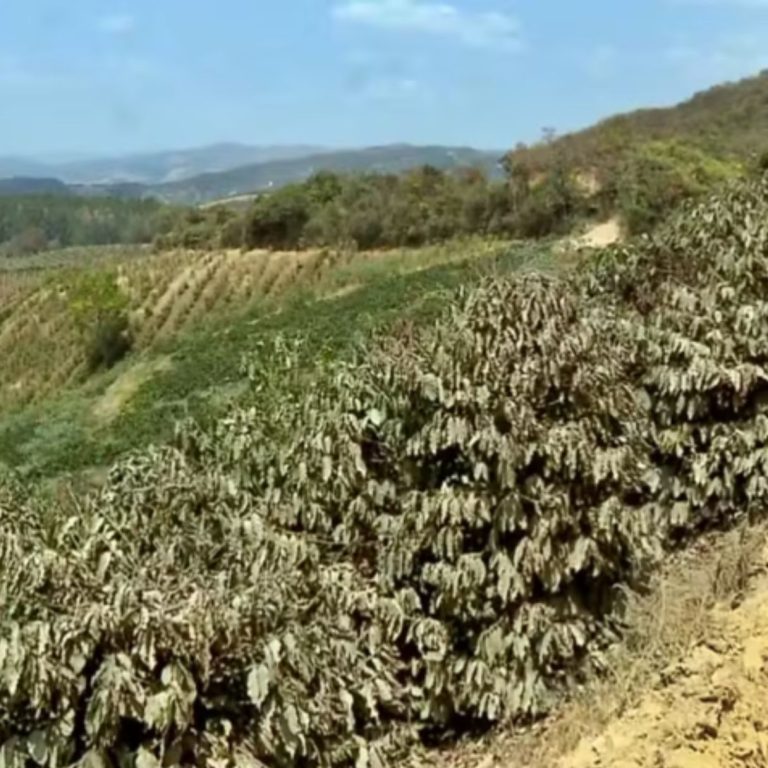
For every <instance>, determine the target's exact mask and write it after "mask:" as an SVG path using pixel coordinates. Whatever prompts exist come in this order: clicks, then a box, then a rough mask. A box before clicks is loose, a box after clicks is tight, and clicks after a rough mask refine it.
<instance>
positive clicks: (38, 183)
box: [0, 176, 73, 197]
mask: <svg viewBox="0 0 768 768" xmlns="http://www.w3.org/2000/svg"><path fill="white" fill-rule="evenodd" d="M72 194H73V190H72V189H71V188H70V187H68V186H67V185H66V184H64V183H63V182H62V181H60V180H59V179H49V178H39V177H29V176H13V177H11V178H8V179H0V197H12V196H16V195H56V196H60V197H67V196H69V195H72Z"/></svg>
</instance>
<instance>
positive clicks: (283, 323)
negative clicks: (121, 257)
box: [0, 242, 550, 477]
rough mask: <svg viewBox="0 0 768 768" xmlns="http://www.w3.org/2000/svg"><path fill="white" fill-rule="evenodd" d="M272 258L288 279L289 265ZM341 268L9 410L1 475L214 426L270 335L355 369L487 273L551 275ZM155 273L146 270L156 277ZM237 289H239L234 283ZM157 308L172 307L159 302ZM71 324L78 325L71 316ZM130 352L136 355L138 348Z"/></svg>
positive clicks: (343, 264)
mask: <svg viewBox="0 0 768 768" xmlns="http://www.w3.org/2000/svg"><path fill="white" fill-rule="evenodd" d="M274 258H275V259H276V260H277V261H278V262H282V261H285V262H286V267H285V269H288V268H289V264H290V260H289V258H288V257H287V256H286V257H284V258H283V257H281V256H280V255H279V254H276V255H275V257H274ZM338 258H339V262H338V263H336V264H335V265H334V266H332V267H328V269H327V271H325V272H320V273H318V275H317V276H316V277H315V278H314V280H313V281H312V282H296V283H294V284H291V285H290V286H288V288H287V291H286V293H285V294H280V295H275V296H272V297H267V296H264V295H263V294H262V295H261V296H260V297H259V296H258V295H256V296H255V297H254V298H252V299H240V298H238V299H237V300H236V301H228V302H225V301H222V303H221V306H219V305H217V308H216V312H214V313H213V314H211V316H210V317H209V318H208V320H207V321H204V320H202V319H198V320H197V321H196V322H195V323H194V324H192V325H191V326H190V327H189V329H188V330H187V331H186V332H181V331H179V332H178V333H174V334H173V335H170V336H168V337H166V338H164V339H158V340H157V341H156V342H155V343H153V344H152V346H151V347H150V348H149V349H148V350H146V351H144V352H143V353H141V352H140V351H137V352H135V353H134V354H133V355H131V356H130V357H129V358H128V359H127V360H125V361H124V362H122V363H120V364H118V365H117V366H115V368H114V369H113V370H111V371H109V372H106V373H103V374H100V375H98V376H96V377H91V378H88V379H86V380H84V381H82V380H77V381H73V382H72V384H71V385H70V386H69V387H68V388H64V390H63V391H56V390H54V391H52V392H51V393H50V394H48V395H47V396H46V397H42V398H39V399H36V400H34V401H33V402H31V403H29V404H28V405H26V406H25V407H20V406H15V407H11V408H10V410H9V409H7V408H6V410H5V412H4V413H3V414H2V415H0V465H2V464H5V465H6V466H8V467H12V468H14V469H16V470H18V471H20V472H22V473H23V474H24V475H28V476H30V477H56V476H58V475H61V474H62V473H70V472H79V471H82V470H87V469H88V468H90V467H94V466H103V465H105V464H108V463H109V462H111V461H113V460H114V459H115V458H116V457H119V456H121V455H123V454H125V453H126V452H127V451H130V450H133V449H136V448H141V447H144V446H146V445H147V444H148V443H151V442H163V441H165V440H168V439H170V438H171V437H172V435H173V431H174V426H175V424H176V422H177V421H178V420H180V419H186V418H189V417H193V418H195V419H198V420H205V421H207V420H208V419H210V418H213V417H214V416H216V415H217V414H220V413H222V412H223V410H225V409H226V407H228V405H229V404H231V403H232V402H233V400H234V401H236V400H238V399H239V398H240V397H242V396H243V392H242V381H243V377H242V371H241V362H242V358H243V356H244V355H247V354H248V353H250V352H252V351H253V350H254V349H257V348H259V347H260V346H262V345H264V344H265V343H267V342H268V341H269V339H271V338H273V337H274V336H275V335H283V336H285V337H288V338H293V337H296V336H301V337H303V338H304V339H305V340H306V346H305V352H304V354H303V355H302V366H303V368H305V369H306V370H307V371H308V372H313V371H315V370H317V369H318V367H322V366H323V365H324V364H325V362H324V361H328V360H332V359H345V358H348V357H349V356H350V355H351V354H353V353H354V351H355V349H357V348H358V347H359V346H360V345H361V344H363V343H364V342H365V340H366V339H367V338H368V337H369V336H370V334H371V333H374V332H377V331H380V330H381V329H383V328H385V327H387V326H389V325H391V324H392V323H395V322H396V321H398V320H401V319H405V318H411V319H412V320H424V319H428V318H430V317H434V316H435V314H436V313H439V312H440V311H441V309H442V307H444V305H445V303H446V302H447V301H448V300H449V298H450V296H451V292H452V291H453V290H455V289H457V288H458V287H459V286H461V285H464V284H471V283H473V282H476V281H477V280H478V279H479V277H480V275H482V274H484V273H487V272H489V271H493V272H495V271H500V272H505V271H510V270H517V269H521V268H523V267H531V266H534V265H536V266H538V267H540V268H541V267H543V266H548V265H549V264H550V261H549V248H548V246H547V245H541V246H509V245H505V244H503V243H499V244H495V245H494V244H486V243H480V242H465V243H457V244H453V245H449V246H444V247H441V248H434V249H424V250H409V251H402V252H391V253H388V254H387V255H386V256H382V257H377V258H365V255H364V254H360V255H359V256H356V255H354V254H349V255H348V256H347V260H346V261H345V259H344V257H343V255H339V256H338ZM154 269H155V268H154V267H152V264H151V262H150V270H154ZM175 269H176V270H177V269H178V268H177V267H176V268H175ZM109 274H112V272H111V270H109V271H108V272H107V275H109ZM176 274H177V271H174V272H173V275H176ZM268 277H269V276H268V275H267V278H268ZM52 279H53V278H52ZM57 279H58V280H61V278H57ZM102 279H105V280H107V281H109V277H106V278H102ZM235 279H236V280H237V282H238V284H241V283H242V282H243V279H242V278H240V277H239V276H238V275H237V274H236V275H235ZM225 298H226V297H225ZM158 301H159V302H160V303H163V302H164V301H165V299H164V298H163V297H162V296H161V297H160V299H158ZM240 302H241V303H240ZM66 314H67V315H69V314H71V312H70V310H69V308H68V307H67V308H66ZM156 314H157V312H154V313H152V318H154V315H156ZM0 328H1V326H0ZM135 335H137V336H139V337H140V338H145V337H146V331H144V330H141V329H139V331H138V333H137V334H135ZM65 343H66V344H72V345H74V346H75V347H76V350H75V351H76V352H79V351H80V349H81V348H82V337H81V336H80V335H79V334H77V335H74V336H73V337H72V339H71V341H69V340H66V338H65V337H63V336H60V337H59V340H58V344H59V346H61V345H63V344H65ZM14 346H17V345H14ZM135 348H136V349H137V350H138V349H139V345H138V341H137V343H136V347H135ZM66 357H69V355H68V354H67V355H66ZM155 361H161V362H166V361H167V365H164V366H160V369H159V370H157V371H156V372H154V374H153V375H152V376H151V377H150V378H148V380H146V381H143V382H141V386H140V387H139V388H138V390H137V391H136V392H135V393H134V394H132V396H131V397H130V400H129V401H128V402H126V403H125V404H123V406H122V407H121V408H120V409H119V411H118V413H117V414H116V416H115V418H114V419H113V420H110V421H109V422H107V423H102V422H101V421H100V420H99V419H98V418H97V417H96V415H95V412H96V411H97V410H98V406H99V403H100V402H102V400H103V399H104V398H108V397H110V391H111V388H112V387H113V386H114V385H115V383H116V382H117V383H119V382H120V381H121V380H122V379H123V378H124V377H127V378H130V377H131V373H132V371H133V369H134V367H136V366H139V367H142V366H143V365H144V364H146V365H148V366H149V367H150V368H151V367H152V366H153V365H154V362H155ZM27 365H28V366H31V365H32V362H31V361H29V360H28V361H27ZM27 373H28V375H29V374H31V372H30V371H28V372H27Z"/></svg>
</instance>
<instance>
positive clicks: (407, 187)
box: [157, 166, 588, 250]
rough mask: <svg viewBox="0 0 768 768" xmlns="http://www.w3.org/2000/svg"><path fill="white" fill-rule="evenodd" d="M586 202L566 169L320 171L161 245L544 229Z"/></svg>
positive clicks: (388, 243) (305, 244)
mask: <svg viewBox="0 0 768 768" xmlns="http://www.w3.org/2000/svg"><path fill="white" fill-rule="evenodd" d="M587 210H588V209H587V206H586V201H585V200H584V199H583V196H581V195H579V193H578V191H577V188H576V186H575V185H574V184H573V182H572V181H571V180H570V179H569V177H568V175H567V174H566V173H562V174H558V175H554V176H552V177H551V178H548V179H547V180H546V181H545V182H544V183H542V184H537V185H533V184H532V183H530V180H529V179H528V178H527V177H517V178H513V179H511V180H510V181H509V182H504V181H489V180H488V178H487V177H486V176H485V175H484V174H483V173H482V172H481V171H479V170H475V169H463V170H460V171H456V172H454V173H446V172H443V171H440V170H438V169H436V168H433V167H431V166H423V167H421V168H417V169H415V170H412V171H408V172H406V173H404V174H402V175H400V176H395V175H389V176H385V175H365V176H339V175H336V174H333V173H330V172H321V173H318V174H316V175H314V176H313V177H311V178H310V179H309V180H308V181H306V182H303V183H300V184H292V185H289V186H286V187H283V188H282V189H279V190H277V191H275V192H271V193H269V194H264V195H263V196H261V197H259V198H258V199H257V200H256V202H255V203H254V204H253V205H252V206H251V208H250V210H248V211H247V212H246V213H245V215H238V214H237V213H236V212H234V211H232V210H230V209H227V208H223V207H213V208H208V209H205V210H201V211H195V212H191V213H189V214H187V216H186V217H185V218H184V219H183V220H181V221H180V222H179V226H178V227H177V228H176V229H174V230H173V231H171V232H169V233H168V234H166V235H164V236H162V237H160V238H159V239H158V241H157V244H158V245H159V246H160V247H163V248H167V247H201V246H204V245H208V247H211V248H220V247H233V246H237V245H242V246H243V247H245V248H273V249H283V250H293V249H297V248H312V247H353V248H358V249H371V248H397V247H414V246H419V245H425V244H428V243H439V242H443V241H446V240H450V239H452V238H456V237H460V236H466V235H483V236H490V237H507V238H509V237H513V238H516V237H542V236H546V235H550V234H554V233H558V232H565V231H567V230H568V229H569V228H570V226H571V225H572V224H573V221H574V220H575V218H576V217H577V216H578V215H579V214H583V213H585V212H586V211H587Z"/></svg>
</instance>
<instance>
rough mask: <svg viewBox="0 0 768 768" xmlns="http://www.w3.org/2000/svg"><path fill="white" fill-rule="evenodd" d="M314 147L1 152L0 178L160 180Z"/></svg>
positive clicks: (100, 182)
mask: <svg viewBox="0 0 768 768" xmlns="http://www.w3.org/2000/svg"><path fill="white" fill-rule="evenodd" d="M322 149H323V148H322V147H317V146H300V145H290V146H249V145H247V144H236V143H221V144H212V145H210V146H205V147H196V148H193V149H182V150H176V149H174V150H170V151H167V152H151V153H142V154H133V155H118V156H114V157H109V156H108V157H79V158H76V159H72V158H69V159H49V158H39V157H32V158H26V157H0V178H1V177H14V176H15V177H32V178H55V179H58V180H59V181H62V182H64V183H65V184H86V185H109V184H121V183H135V184H144V185H153V184H164V183H169V182H174V181H180V180H182V179H188V178H191V177H193V176H197V175H199V174H202V173H216V172H219V171H228V170H231V169H232V168H237V167H239V166H243V165H250V164H253V163H265V162H270V161H273V160H287V159H292V158H298V157H303V156H304V155H312V154H317V153H318V152H321V151H322Z"/></svg>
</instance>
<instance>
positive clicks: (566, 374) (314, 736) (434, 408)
mask: <svg viewBox="0 0 768 768" xmlns="http://www.w3.org/2000/svg"><path fill="white" fill-rule="evenodd" d="M766 295H768V180H763V181H754V182H750V183H748V184H741V185H740V186H734V187H733V188H731V189H729V190H728V191H727V192H725V193H723V194H721V195H718V196H715V197H713V198H711V199H710V200H708V201H706V202H704V203H701V204H699V205H697V206H692V207H689V208H687V209H685V210H683V211H682V213H681V214H680V216H679V217H677V218H675V220H674V221H672V222H671V223H670V224H669V225H668V226H666V227H664V228H663V229H661V230H660V231H659V232H658V233H657V234H655V235H654V236H652V237H649V238H645V239H643V240H640V241H638V242H636V243H633V244H631V245H629V246H625V247H621V248H614V249H611V250H609V251H606V252H604V253H602V254H601V255H600V256H599V257H598V258H597V259H596V260H594V262H593V263H591V264H590V265H589V267H588V268H587V269H585V270H584V271H583V272H581V273H580V274H578V275H576V276H569V277H564V278H558V279H555V278H548V277H542V276H537V275H525V276H518V277H504V278H496V279H493V280H488V281H486V282H485V283H484V284H483V285H481V286H480V287H479V288H476V289H473V290H471V291H469V292H467V293H466V295H462V296H459V297H458V298H457V300H456V302H455V304H454V306H453V307H452V308H451V309H450V311H448V312H447V313H446V314H445V316H444V317H443V318H442V319H441V320H440V321H439V322H438V323H436V324H435V325H434V326H432V327H428V328H423V327H421V328H414V327H410V326H405V325H403V326H402V327H400V328H399V329H397V331H396V332H395V333H393V334H392V335H391V336H390V337H389V338H386V339H381V340H379V341H378V342H377V343H376V344H375V345H374V347H373V348H372V349H371V350H369V351H368V352H367V353H366V354H365V355H364V356H361V358H360V359H359V360H358V361H357V362H356V363H355V364H346V365H337V366H329V370H328V371H327V372H325V373H323V375H321V376H318V377H317V379H316V380H315V381H313V382H311V383H309V384H307V383H306V382H302V381H300V379H299V378H298V376H299V375H298V373H297V374H296V375H297V378H296V380H295V382H294V383H295V386H291V387H287V388H286V389H285V390H284V391H280V390H279V388H278V387H277V386H275V384H274V382H273V381H272V380H271V379H270V375H271V374H270V372H269V371H270V370H274V368H275V367H281V368H282V378H281V379H280V380H281V381H290V379H291V372H292V371H293V370H294V358H295V347H294V346H292V345H291V344H288V343H286V342H283V341H280V340H278V341H277V342H276V344H275V347H274V349H273V350H271V354H272V355H273V356H274V359H275V360H278V361H279V362H278V363H274V362H269V364H268V365H267V366H266V367H265V360H267V358H268V356H269V354H270V351H269V350H268V351H267V352H266V353H265V354H266V355H267V358H265V356H264V355H262V356H261V357H258V356H257V357H255V358H254V359H253V360H251V361H248V365H247V366H246V372H245V373H246V375H247V376H248V377H249V378H250V380H251V385H252V388H253V390H254V402H256V403H260V404H261V407H248V408H245V407H244V408H242V409H240V410H238V411H235V412H233V413H231V414H230V415H229V416H228V417H227V418H226V419H223V420H220V421H219V422H217V423H216V424H215V425H212V426H207V427H201V426H198V425H194V424H185V425H181V426H180V427H179V431H178V435H177V438H176V440H175V442H174V443H173V444H172V445H169V446H166V447H162V448H154V449H151V450H147V451H144V452H142V453H140V454H137V455H135V456H133V457H130V458H128V459H126V460H124V461H122V462H121V463H119V464H117V465H116V466H114V467H113V468H112V470H111V472H110V475H109V478H108V480H107V482H106V483H105V485H104V486H103V487H102V488H101V489H100V490H98V491H95V492H92V493H91V494H89V495H86V496H82V497H79V496H74V495H73V496H71V497H62V498H61V499H60V500H59V501H52V500H51V499H50V498H48V497H43V496H41V495H38V494H36V493H35V492H33V491H32V490H31V489H28V488H25V487H23V486H22V485H21V484H20V483H18V482H16V481H15V480H14V479H13V478H8V479H7V480H3V481H1V482H0V547H1V548H2V553H1V555H2V556H1V557H0V585H2V588H1V589H0V607H1V608H2V618H0V741H1V742H2V749H0V762H2V765H3V766H28V765H29V766H32V765H38V766H50V767H51V768H54V767H55V766H63V765H70V764H73V763H80V764H82V765H87V766H94V768H102V767H103V766H123V765H134V764H135V765H137V766H139V768H156V767H157V766H161V765H162V766H173V765H210V766H214V767H215V768H225V767H226V766H231V765H232V766H234V765H246V766H258V765H262V764H266V765H275V766H281V765H306V766H315V765H319V766H336V765H339V766H340V765H352V764H354V765H356V766H359V768H365V767H366V766H371V767H372V768H380V766H384V765H386V764H388V763H392V762H395V761H398V760H400V759H402V758H403V756H404V755H405V754H406V753H407V750H408V749H409V747H410V746H411V745H413V744H414V743H417V742H418V741H419V740H425V739H432V738H436V737H439V736H442V735H443V734H456V733H460V732H462V731H466V730H468V729H471V728H474V727H484V726H488V725H490V724H493V723H497V722H503V721H517V720H526V719H529V718H532V717H536V716H538V715H540V714H542V713H543V712H546V711H548V710H550V709H551V708H552V707H553V706H554V705H555V704H556V703H557V702H558V700H559V699H560V698H561V697H562V695H563V694H564V693H566V692H567V691H568V689H569V687H570V686H571V685H572V684H573V683H574V682H576V681H578V680H579V676H580V675H582V674H583V673H584V671H585V670H586V669H588V668H590V667H591V668H597V669H599V668H600V667H601V665H602V664H603V662H604V652H605V650H606V648H607V647H608V646H609V645H610V644H611V643H612V642H614V641H615V639H616V638H617V636H618V633H619V632H620V630H621V611H620V603H619V601H618V600H617V599H616V598H617V594H618V593H619V590H617V589H616V588H617V587H618V586H620V585H626V584H637V583H640V582H641V580H642V579H643V577H644V576H645V574H646V573H647V569H648V568H650V567H652V566H653V565H654V564H655V563H656V562H657V561H658V559H659V557H660V556H661V555H662V554H663V552H664V550H665V549H667V548H668V547H670V546H673V545H676V544H679V543H680V542H681V541H683V540H685V539H687V538H689V537H691V536H693V535H695V534H696V533H698V532H700V531H701V530H703V529H704V528H706V527H708V526H712V525H719V526H729V525H732V524H733V523H734V522H735V521H737V520H738V519H740V518H741V517H743V516H747V515H751V514H755V513H760V512H761V511H762V510H763V509H764V508H765V503H766V498H767V497H768V397H766V395H768V303H767V302H766V300H765V296H766ZM267 405H268V407H267Z"/></svg>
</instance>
